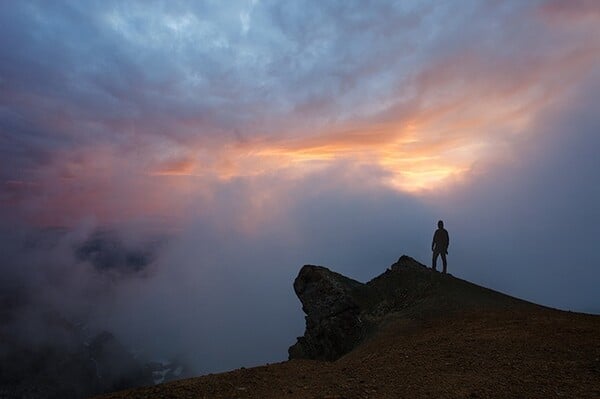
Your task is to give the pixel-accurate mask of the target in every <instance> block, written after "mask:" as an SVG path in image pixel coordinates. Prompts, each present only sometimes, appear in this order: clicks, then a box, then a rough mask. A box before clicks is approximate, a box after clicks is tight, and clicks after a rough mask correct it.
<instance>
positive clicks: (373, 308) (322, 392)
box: [103, 256, 600, 399]
mask: <svg viewBox="0 0 600 399" xmlns="http://www.w3.org/2000/svg"><path fill="white" fill-rule="evenodd" d="M294 290H295V291H296V293H297V295H298V297H299V298H300V301H301V302H302V308H303V310H304V312H305V313H306V331H305V333H304V335H303V336H302V337H299V338H298V341H297V342H296V344H294V345H292V346H291V347H290V349H289V356H290V359H291V360H289V361H286V362H282V363H278V364H272V365H265V366H261V367H254V368H250V369H244V368H242V369H239V370H234V371H230V372H227V373H221V374H216V375H208V376H202V377H198V378H192V379H188V380H180V381H175V382H171V383H167V384H161V385H157V386H154V387H151V388H139V389H134V390H129V391H123V392H116V393H113V394H108V395H105V396H103V398H105V399H125V398H127V399H132V398H140V399H141V398H148V397H157V398H158V397H169V398H188V397H194V398H204V397H206V398H218V397H222V398H226V397H227V398H229V397H230V398H257V399H258V398H261V399H262V398H298V399H300V398H329V399H334V398H335V399H342V398H390V399H391V398H550V397H565V398H596V399H597V398H600V316H596V315H586V314H579V313H571V312H563V311H559V310H555V309H550V308H546V307H543V306H539V305H536V304H532V303H529V302H526V301H522V300H519V299H516V298H513V297H510V296H507V295H504V294H502V293H499V292H496V291H492V290H489V289H487V288H483V287H480V286H477V285H475V284H472V283H469V282H467V281H464V280H461V279H458V278H455V277H453V276H451V275H443V274H440V273H437V272H433V271H432V270H431V269H428V268H426V267H425V266H424V265H422V264H420V263H418V262H417V261H415V260H414V259H412V258H409V257H406V256H403V257H401V258H400V259H399V261H398V262H396V263H395V264H394V265H392V266H391V267H390V268H389V269H388V270H386V271H385V272H384V273H383V274H381V275H380V276H378V277H376V278H374V279H373V280H371V281H369V282H368V283H366V284H363V283H360V282H358V281H355V280H352V279H349V278H347V277H344V276H342V275H340V274H338V273H335V272H332V271H330V270H329V269H327V268H325V267H321V266H311V265H307V266H304V267H303V268H302V269H301V270H300V273H299V275H298V277H297V278H296V280H295V281H294ZM273 328H277V326H276V323H274V325H273Z"/></svg>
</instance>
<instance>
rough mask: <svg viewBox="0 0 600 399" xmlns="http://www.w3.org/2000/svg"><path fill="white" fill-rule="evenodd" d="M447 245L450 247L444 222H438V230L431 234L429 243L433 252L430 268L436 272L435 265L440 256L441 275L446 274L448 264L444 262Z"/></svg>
mask: <svg viewBox="0 0 600 399" xmlns="http://www.w3.org/2000/svg"><path fill="white" fill-rule="evenodd" d="M448 245H450V237H449V236H448V231H447V230H446V229H445V228H444V222H443V221H441V220H440V221H439V222H438V229H437V230H436V231H435V233H434V234H433V241H432V242H431V250H432V251H433V259H432V262H431V263H432V268H433V270H434V271H435V270H436V263H437V257H438V255H442V264H443V265H444V270H443V272H442V273H444V274H446V268H447V266H448V263H447V262H446V255H447V254H448Z"/></svg>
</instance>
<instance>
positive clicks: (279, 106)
mask: <svg viewBox="0 0 600 399" xmlns="http://www.w3.org/2000/svg"><path fill="white" fill-rule="evenodd" d="M460 5H461V6H460V7H457V4H456V3H454V2H437V1H415V2H392V1H390V2H387V1H386V2H375V3H372V4H371V3H369V4H368V6H365V4H364V3H363V2H348V1H344V2H339V1H325V2H322V1H320V2H302V3H300V2H285V3H281V4H279V3H276V2H269V1H259V0H249V1H241V0H240V1H232V2H227V3H226V4H225V3H218V2H217V3H213V2H201V3H195V2H185V1H183V2H173V3H161V2H128V3H126V4H123V3H120V2H113V1H108V2H105V1H103V2H97V1H85V2H76V3H71V2H68V1H64V2H63V1H56V2H52V3H48V2H43V1H23V2H4V3H2V4H0V44H1V46H0V57H1V59H2V62H0V154H1V157H0V204H1V207H0V251H1V252H2V253H3V258H4V261H3V262H2V265H1V267H2V273H3V275H4V277H5V278H3V280H2V282H1V283H0V284H1V285H0V305H1V306H2V307H3V308H0V315H1V314H3V312H4V314H11V315H13V314H14V319H11V320H12V321H11V323H8V324H6V325H4V326H3V327H1V329H0V333H3V334H14V333H15V331H16V332H18V334H22V336H23V337H25V338H23V339H30V340H31V342H36V343H38V342H45V341H47V340H48V341H51V340H52V339H54V338H55V337H53V336H51V335H52V334H49V335H48V336H47V337H44V336H43V334H40V331H38V329H37V327H38V326H39V325H38V322H39V319H40V314H44V313H45V312H56V313H57V314H60V315H61V316H62V317H64V318H65V319H67V320H69V321H71V322H82V323H84V324H85V325H87V326H89V329H90V330H94V331H100V330H108V331H110V332H112V333H114V334H115V335H116V336H117V337H118V338H119V340H120V341H122V342H123V343H124V344H125V346H126V347H127V348H128V349H130V350H132V351H134V352H136V353H139V354H140V356H144V357H147V358H149V359H166V358H173V357H181V358H183V359H185V361H186V362H189V363H190V364H192V365H193V367H194V370H196V372H197V373H202V374H206V373H211V372H217V371H224V370H229V369H232V368H237V367H242V366H245V367H247V366H253V365H258V364H264V363H272V362H276V361H282V360H284V359H286V358H287V348H288V347H289V346H290V345H292V344H293V342H294V341H295V339H296V337H297V336H299V335H301V334H302V331H303V329H304V320H303V317H304V315H303V313H302V310H301V305H300V302H299V301H298V299H297V298H296V296H295V295H294V292H293V289H292V282H293V279H294V278H295V277H296V275H297V273H298V271H299V270H300V268H301V266H302V265H304V264H315V265H323V266H326V267H328V268H330V269H332V270H334V271H336V272H339V273H341V274H343V275H345V276H348V277H351V278H353V279H356V280H358V281H361V282H364V281H368V280H370V279H371V278H373V277H375V276H377V275H379V274H381V273H383V271H385V269H386V268H387V267H388V266H390V265H391V264H393V263H394V262H395V261H396V260H397V259H398V258H399V257H400V256H401V255H403V254H406V255H408V256H411V257H414V258H415V259H417V260H418V261H419V262H421V263H423V264H425V265H428V266H430V263H431V251H430V245H431V239H432V236H433V233H434V231H435V229H436V225H437V221H438V220H440V219H441V220H443V221H444V224H445V228H446V229H447V230H448V231H449V234H450V247H449V255H448V271H449V273H451V274H453V275H454V276H457V277H459V278H462V279H465V280H468V281H471V282H473V283H476V284H479V285H482V286H485V287H488V288H491V289H494V290H496V291H500V292H503V293H506V294H508V295H512V296H515V297H518V298H521V299H525V300H528V301H531V302H535V303H539V304H541V305H545V306H550V307H555V308H559V309H563V310H571V311H577V312H586V313H593V314H600V294H598V290H597V287H598V286H599V284H600V268H598V267H597V265H598V261H597V260H596V249H597V245H596V244H597V240H598V238H599V237H600V206H599V205H598V204H600V184H598V183H600V157H599V156H598V154H597V152H598V151H597V149H598V148H600V135H599V134H598V132H599V131H600V115H599V114H598V112H597V104H598V102H599V101H600V40H598V39H597V38H598V37H600V35H599V34H600V3H596V2H593V1H585V0H581V1H569V2H561V1H554V0H550V1H531V2H521V1H506V2H501V3H498V2H494V1H483V2H479V1H466V2H463V3H461V4H460ZM440 262H441V260H439V259H438V267H440ZM275 323H276V324H277V325H276V326H275ZM240 334H243V335H242V336H241V337H240ZM40 335H42V336H40ZM0 349H1V348H0Z"/></svg>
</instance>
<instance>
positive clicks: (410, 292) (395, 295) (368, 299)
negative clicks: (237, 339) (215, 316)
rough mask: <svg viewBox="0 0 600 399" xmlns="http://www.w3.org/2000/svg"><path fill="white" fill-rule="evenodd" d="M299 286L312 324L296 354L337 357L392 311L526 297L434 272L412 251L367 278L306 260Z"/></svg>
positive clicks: (421, 314)
mask: <svg viewBox="0 0 600 399" xmlns="http://www.w3.org/2000/svg"><path fill="white" fill-rule="evenodd" d="M294 291H295V292H296V295H297V296H298V298H299V299H300V302H301V303H302V310H303V311H304V313H305V314H306V317H305V320H306V330H305V332H304V335H303V336H302V337H298V340H297V342H296V343H295V344H294V345H292V346H291V347H290V348H289V350H288V354H289V358H290V359H319V360H336V359H338V358H339V357H341V356H343V355H344V354H346V353H348V352H350V351H351V350H352V349H354V348H355V347H356V346H358V345H359V344H360V343H361V342H362V341H363V340H365V339H366V338H367V337H369V336H370V335H371V334H372V333H374V332H375V331H377V329H378V327H379V326H380V325H381V324H382V323H383V322H384V321H385V320H386V319H388V318H389V317H394V318H406V319H412V320H422V319H426V318H428V317H432V316H435V315H439V314H447V313H450V312H454V311H457V310H465V309H469V308H473V307H481V306H484V307H498V306H506V305H514V304H515V302H518V303H523V302H522V301H519V300H517V299H515V298H512V297H509V296H506V295H504V294H500V293H498V292H495V291H492V290H488V289H486V288H483V287H480V286H477V285H474V284H471V283H469V282H467V281H464V280H461V279H457V278H454V277H452V276H451V275H445V274H440V273H437V272H433V271H432V270H431V269H429V268H427V267H426V266H425V265H423V264H421V263H419V262H418V261H416V260H415V259H413V258H411V257H408V256H402V257H400V259H398V261H397V262H396V263H394V264H393V265H392V266H391V267H390V268H389V269H387V270H386V271H385V272H384V273H383V274H381V275H379V276H377V277H375V278H374V279H373V280H371V281H369V282H368V283H364V284H363V283H360V282H358V281H355V280H352V279H350V278H347V277H345V276H343V275H341V274H339V273H335V272H333V271H331V270H329V269H327V268H326V267H322V266H313V265H306V266H303V267H302V269H301V270H300V273H299V274H298V277H296V280H295V281H294Z"/></svg>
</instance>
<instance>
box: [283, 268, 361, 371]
mask: <svg viewBox="0 0 600 399" xmlns="http://www.w3.org/2000/svg"><path fill="white" fill-rule="evenodd" d="M362 285H363V284H361V283H359V282H358V281H355V280H352V279H349V278H347V277H344V276H342V275H341V274H338V273H335V272H332V271H330V270H329V269H327V268H325V267H322V266H312V265H306V266H304V267H303V268H302V269H301V270H300V274H299V275H298V277H297V278H296V280H295V281H294V291H295V292H296V295H298V298H300V301H301V302H302V310H304V313H306V333H305V334H304V336H303V337H299V338H298V342H297V343H296V344H295V345H293V346H292V347H290V349H289V356H290V358H309V359H323V360H334V359H337V358H338V357H340V356H341V355H343V354H344V353H346V352H348V351H349V350H351V349H352V348H353V347H354V346H355V345H356V344H357V343H358V342H360V340H361V339H362V338H363V336H364V333H365V332H366V325H365V324H364V323H363V321H362V320H361V318H360V306H359V305H358V303H357V301H356V299H355V298H354V293H355V291H356V290H357V289H359V288H360V287H361V286H362Z"/></svg>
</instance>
